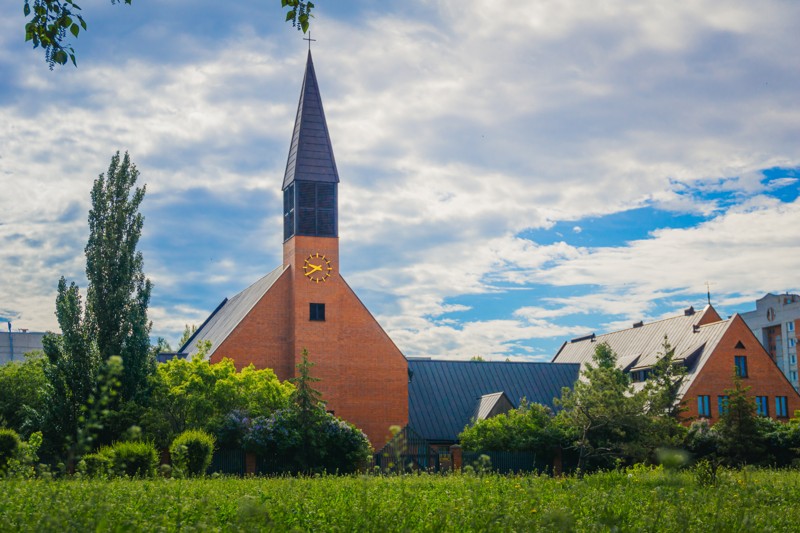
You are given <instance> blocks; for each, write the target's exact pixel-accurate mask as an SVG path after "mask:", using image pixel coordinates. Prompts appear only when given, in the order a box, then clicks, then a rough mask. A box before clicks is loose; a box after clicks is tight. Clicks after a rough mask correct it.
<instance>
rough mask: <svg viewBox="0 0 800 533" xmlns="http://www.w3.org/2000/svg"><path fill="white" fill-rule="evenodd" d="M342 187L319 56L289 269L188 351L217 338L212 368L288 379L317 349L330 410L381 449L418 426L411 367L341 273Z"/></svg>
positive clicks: (296, 156) (300, 124)
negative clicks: (411, 402) (396, 433)
mask: <svg viewBox="0 0 800 533" xmlns="http://www.w3.org/2000/svg"><path fill="white" fill-rule="evenodd" d="M338 183H339V175H338V171H337V169H336V162H335V160H334V157H333V149H332V147H331V141H330V136H329V133H328V126H327V123H326V121H325V114H324V112H323V109H322V100H321V98H320V93H319V87H318V85H317V79H316V74H315V72H314V64H313V62H312V59H311V52H310V51H309V54H308V60H307V63H306V72H305V77H304V79H303V87H302V90H301V93H300V102H299V105H298V109H297V117H296V119H295V126H294V132H293V135H292V142H291V145H290V149H289V158H288V162H287V165H286V173H285V176H284V180H283V193H284V224H283V226H284V228H283V230H284V231H283V236H284V243H283V265H282V266H280V267H278V268H276V269H275V270H273V271H272V272H270V273H269V274H267V275H266V276H264V277H263V278H261V279H260V280H258V281H256V282H255V283H254V284H252V285H251V286H250V287H248V288H246V289H245V290H244V291H242V292H241V293H239V294H237V295H236V296H234V297H232V298H231V299H230V300H228V299H226V300H224V301H223V302H222V303H221V304H220V305H219V307H217V309H216V310H215V311H214V312H213V313H212V314H211V316H209V317H208V319H207V320H206V321H205V322H204V323H203V324H202V325H201V326H200V327H199V328H198V330H197V331H196V332H195V334H194V335H193V336H192V337H191V338H190V339H189V340H188V341H187V342H186V343H185V344H184V345H183V346H181V347H180V349H179V350H178V351H179V355H180V356H191V355H192V354H193V353H195V352H196V351H197V343H198V342H199V341H206V340H207V341H210V342H211V343H212V344H211V350H210V352H209V353H208V356H209V358H210V360H211V362H217V361H220V360H221V359H222V358H224V357H227V358H230V359H233V361H234V362H235V364H236V366H237V368H242V367H244V366H247V365H249V364H250V363H252V364H254V365H255V366H256V367H257V368H272V369H273V370H274V371H275V373H276V375H277V376H278V378H279V379H282V380H285V379H289V378H292V377H294V376H295V370H296V368H295V366H296V365H297V363H298V362H299V361H300V359H301V352H302V350H303V349H307V350H308V352H309V359H310V360H311V361H312V362H313V363H315V366H314V368H313V371H312V375H313V376H314V377H317V378H320V379H321V381H320V382H319V383H317V384H316V385H315V386H316V388H317V389H319V390H320V392H322V396H323V400H324V401H325V402H327V408H328V409H329V410H330V411H333V412H334V414H335V415H336V416H339V417H341V418H343V419H345V420H347V421H349V422H352V423H353V424H355V425H356V426H357V427H359V428H360V429H362V430H363V431H364V432H365V433H366V434H367V436H368V437H369V439H370V441H371V442H372V445H373V446H374V447H375V448H376V449H379V448H380V447H381V446H383V444H384V443H385V442H386V441H387V440H388V438H389V437H390V433H389V427H390V426H394V425H397V426H401V427H402V426H405V425H406V424H407V422H408V378H409V376H408V365H407V362H406V358H405V357H404V356H403V354H402V353H401V352H400V350H399V349H398V348H397V346H395V344H394V343H393V342H392V340H391V339H390V338H389V336H388V335H387V334H386V333H385V332H384V331H383V329H382V328H381V326H380V324H378V322H377V321H376V320H375V319H374V318H373V316H372V315H371V314H370V312H369V311H368V310H367V308H366V307H364V304H363V303H361V301H360V300H359V299H358V297H357V296H356V295H355V293H354V292H353V290H352V289H351V288H350V286H349V285H348V284H347V282H345V280H344V278H342V276H341V274H340V272H339V237H338V195H337V192H338V191H337V188H338Z"/></svg>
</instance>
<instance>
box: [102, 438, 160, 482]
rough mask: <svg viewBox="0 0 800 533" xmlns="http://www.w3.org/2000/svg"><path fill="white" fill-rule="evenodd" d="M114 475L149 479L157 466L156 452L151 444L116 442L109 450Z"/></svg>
mask: <svg viewBox="0 0 800 533" xmlns="http://www.w3.org/2000/svg"><path fill="white" fill-rule="evenodd" d="M110 453H111V457H112V459H111V461H112V464H113V470H114V473H115V474H117V475H120V476H129V477H151V476H152V475H153V474H155V471H156V466H158V451H157V450H156V448H155V446H153V443H151V442H141V441H138V442H136V441H130V442H117V443H114V445H113V446H112V448H111V452H110Z"/></svg>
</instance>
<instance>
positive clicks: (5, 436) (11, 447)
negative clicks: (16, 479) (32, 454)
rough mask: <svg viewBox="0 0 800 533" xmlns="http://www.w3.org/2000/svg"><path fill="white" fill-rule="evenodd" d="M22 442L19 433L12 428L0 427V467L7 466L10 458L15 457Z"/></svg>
mask: <svg viewBox="0 0 800 533" xmlns="http://www.w3.org/2000/svg"><path fill="white" fill-rule="evenodd" d="M21 447H22V443H21V442H20V440H19V435H17V432H16V431H14V430H13V429H5V428H4V429H0V469H4V468H6V467H7V466H8V462H9V461H11V459H15V458H16V457H17V456H18V455H19V452H20V448H21Z"/></svg>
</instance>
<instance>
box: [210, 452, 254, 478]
mask: <svg viewBox="0 0 800 533" xmlns="http://www.w3.org/2000/svg"><path fill="white" fill-rule="evenodd" d="M207 472H208V473H209V474H214V473H219V474H228V475H232V476H243V475H244V474H245V452H244V450H217V451H215V452H214V455H213V456H212V458H211V465H210V466H209V467H208V471H207Z"/></svg>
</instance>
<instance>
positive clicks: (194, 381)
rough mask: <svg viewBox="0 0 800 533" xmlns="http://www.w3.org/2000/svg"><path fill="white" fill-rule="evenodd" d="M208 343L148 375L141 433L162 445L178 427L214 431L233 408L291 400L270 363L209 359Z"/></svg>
mask: <svg viewBox="0 0 800 533" xmlns="http://www.w3.org/2000/svg"><path fill="white" fill-rule="evenodd" d="M209 347H210V346H209V344H208V343H204V344H202V345H201V347H200V348H201V349H200V351H199V352H198V353H197V354H195V356H194V357H193V358H192V359H191V360H186V359H178V358H175V359H172V360H170V361H168V362H167V363H164V364H162V365H158V368H157V371H156V373H155V374H154V375H153V376H152V377H151V390H152V397H151V400H150V406H149V407H148V409H147V411H146V413H145V415H144V416H143V418H142V427H143V429H144V432H145V434H146V435H147V436H148V437H150V438H153V439H155V441H156V444H158V445H159V446H161V447H166V446H168V445H169V443H170V442H172V440H173V439H174V438H175V437H176V436H177V435H178V434H180V433H182V432H184V431H186V430H189V429H199V430H203V431H208V432H209V433H213V434H218V433H219V431H220V430H221V429H222V428H223V426H224V424H225V422H226V417H227V416H228V415H229V414H230V413H232V412H242V413H245V414H246V416H247V417H249V418H252V417H258V416H268V415H269V414H271V413H272V412H273V411H275V410H277V409H281V408H285V407H287V406H288V405H289V397H290V395H291V394H292V392H293V391H294V387H293V386H292V385H291V384H290V383H281V382H280V381H279V380H278V378H277V377H276V376H275V373H274V372H273V371H272V370H270V369H263V370H256V369H255V367H253V366H252V365H250V366H248V367H246V368H244V369H242V371H241V372H237V371H236V366H235V365H234V364H233V361H231V360H230V359H223V360H222V361H221V362H219V363H215V364H211V363H209V362H208V361H207V360H206V359H205V355H206V353H207V351H208V348H209Z"/></svg>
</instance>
